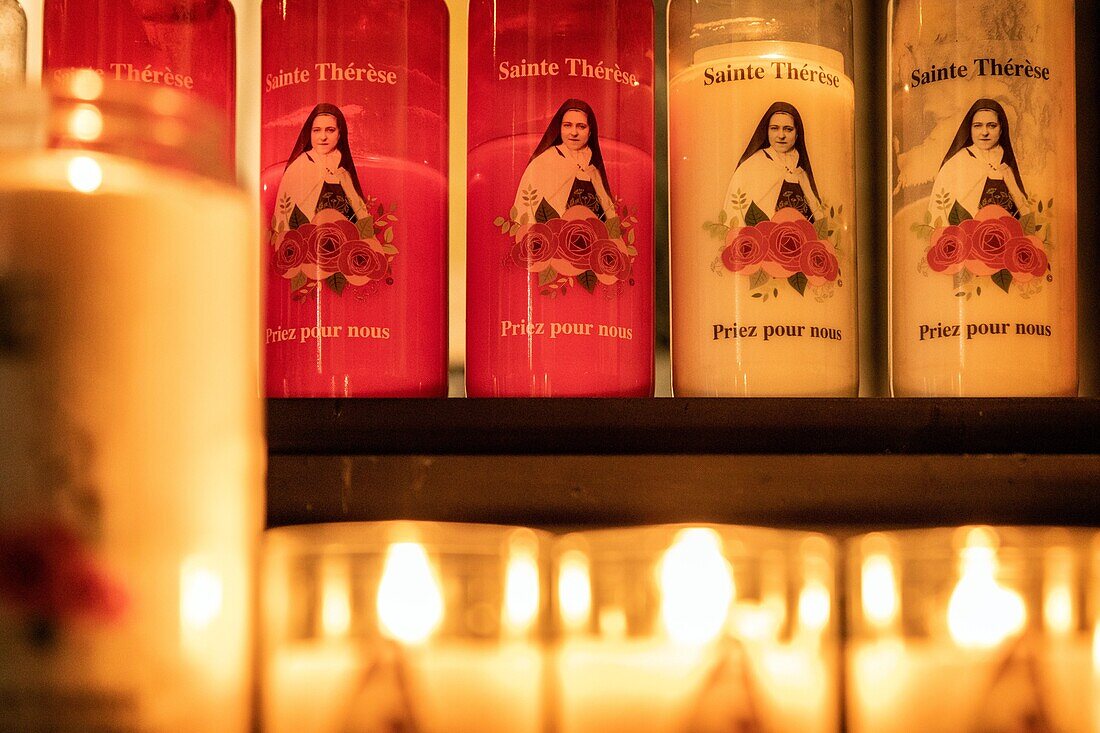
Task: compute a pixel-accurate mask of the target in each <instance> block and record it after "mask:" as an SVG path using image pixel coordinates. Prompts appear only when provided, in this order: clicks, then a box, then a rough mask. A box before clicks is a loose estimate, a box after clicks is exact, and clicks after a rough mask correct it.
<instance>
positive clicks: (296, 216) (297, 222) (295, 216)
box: [290, 206, 309, 229]
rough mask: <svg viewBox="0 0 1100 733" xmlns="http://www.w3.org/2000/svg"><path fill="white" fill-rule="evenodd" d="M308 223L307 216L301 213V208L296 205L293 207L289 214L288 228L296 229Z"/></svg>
mask: <svg viewBox="0 0 1100 733" xmlns="http://www.w3.org/2000/svg"><path fill="white" fill-rule="evenodd" d="M308 223H309V217H308V216H306V215H305V214H303V213H302V210H301V209H299V208H298V207H297V206H295V207H294V211H292V212H291V214H290V228H291V229H297V228H298V227H300V226H302V225H303V224H308Z"/></svg>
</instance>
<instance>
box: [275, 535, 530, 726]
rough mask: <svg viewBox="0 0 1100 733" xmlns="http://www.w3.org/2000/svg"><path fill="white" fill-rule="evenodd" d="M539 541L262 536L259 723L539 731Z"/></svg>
mask: <svg viewBox="0 0 1100 733" xmlns="http://www.w3.org/2000/svg"><path fill="white" fill-rule="evenodd" d="M544 544H545V539H544V538H543V537H542V536H541V535H540V534H538V533H536V532H533V531H531V530H527V529H520V528H513V527H493V526H487V525H462V524H431V523H412V522H386V523H348V524H333V525H313V526H308V527H285V528H281V529H275V530H271V531H269V532H268V536H267V543H266V548H265V564H264V581H265V589H264V608H263V638H262V642H261V645H262V665H263V672H262V674H263V713H262V716H263V724H264V729H265V731H268V733H290V732H293V733H330V732H331V733H352V732H354V733H373V732H376V731H377V732H378V733H385V732H388V731H394V730H402V731H410V732H415V733H537V732H538V731H541V730H542V721H543V718H544V715H543V700H544V682H543V679H544V675H543V653H542V647H541V643H540V638H541V635H542V630H543V628H544V625H545V624H544V619H545V617H546V614H545V613H544V611H543V609H544V608H546V607H547V605H548V601H547V597H546V593H545V592H544V591H543V588H542V586H543V582H544V578H545V573H544V572H543V570H542V568H543V566H544V564H545V562H546V560H545V552H544V550H543V545H544Z"/></svg>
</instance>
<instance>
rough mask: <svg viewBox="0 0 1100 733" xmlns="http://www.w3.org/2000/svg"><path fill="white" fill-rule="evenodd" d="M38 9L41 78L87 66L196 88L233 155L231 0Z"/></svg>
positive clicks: (51, 2)
mask: <svg viewBox="0 0 1100 733" xmlns="http://www.w3.org/2000/svg"><path fill="white" fill-rule="evenodd" d="M43 12H44V15H43V29H44V30H43V34H44V35H43V59H42V69H43V76H44V77H49V78H54V79H63V78H64V77H65V76H67V75H69V74H71V73H72V72H73V70H74V69H76V68H90V69H92V70H94V71H96V72H97V73H98V74H99V75H100V76H102V77H103V78H104V79H110V80H115V81H121V82H127V83H132V84H140V85H149V86H164V87H172V88H175V89H181V90H183V91H185V92H189V93H194V94H195V95H197V96H198V97H200V98H202V99H203V100H205V101H206V102H209V103H210V104H212V105H214V107H215V108H217V109H218V110H220V111H221V112H222V114H223V121H224V124H225V128H226V130H227V133H228V143H227V144H228V152H229V155H230V157H231V159H232V156H233V150H234V148H233V134H234V129H235V125H236V96H235V95H236V81H235V80H236V67H235V64H236V38H235V32H236V17H235V15H234V12H233V6H232V5H231V4H230V2H229V0H183V1H182V2H178V3H175V4H169V3H160V4H158V3H154V2H150V3H115V2H112V3H101V2H99V0H47V1H46V4H45V6H44V9H43ZM89 24H94V26H95V28H96V32H95V33H89V32H88V29H89Z"/></svg>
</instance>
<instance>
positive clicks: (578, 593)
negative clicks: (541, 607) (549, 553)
mask: <svg viewBox="0 0 1100 733" xmlns="http://www.w3.org/2000/svg"><path fill="white" fill-rule="evenodd" d="M558 612H559V613H560V614H561V620H562V623H563V624H564V625H565V626H566V628H569V629H574V630H577V629H582V628H584V627H585V625H587V623H588V619H589V616H590V615H591V613H592V581H591V578H590V576H589V570H588V557H587V556H586V555H585V554H584V553H583V552H581V551H580V550H569V551H568V552H565V553H563V554H562V556H561V559H560V560H559V561H558Z"/></svg>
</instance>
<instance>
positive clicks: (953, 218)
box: [947, 201, 974, 226]
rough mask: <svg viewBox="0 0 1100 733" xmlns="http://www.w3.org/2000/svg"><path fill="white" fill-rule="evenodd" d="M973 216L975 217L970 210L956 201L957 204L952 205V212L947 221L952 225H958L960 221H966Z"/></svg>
mask: <svg viewBox="0 0 1100 733" xmlns="http://www.w3.org/2000/svg"><path fill="white" fill-rule="evenodd" d="M973 218H974V217H973V216H971V215H970V212H969V211H967V210H966V209H964V208H963V206H962V204H960V203H959V202H958V201H956V202H955V205H954V206H952V207H951V213H950V214H949V215H948V217H947V223H948V224H951V225H952V226H958V225H959V224H960V223H962V222H964V221H966V220H967V219H973Z"/></svg>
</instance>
